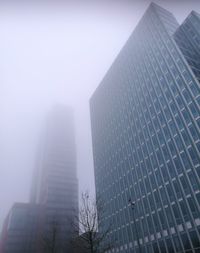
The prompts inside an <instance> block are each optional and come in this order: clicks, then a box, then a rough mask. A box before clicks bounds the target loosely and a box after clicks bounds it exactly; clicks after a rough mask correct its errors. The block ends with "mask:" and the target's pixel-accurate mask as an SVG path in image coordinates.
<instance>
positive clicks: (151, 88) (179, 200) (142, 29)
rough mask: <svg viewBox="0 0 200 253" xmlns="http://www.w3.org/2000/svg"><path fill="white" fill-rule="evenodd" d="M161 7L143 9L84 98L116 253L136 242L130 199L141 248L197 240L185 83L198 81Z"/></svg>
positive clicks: (198, 162)
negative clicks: (106, 69)
mask: <svg viewBox="0 0 200 253" xmlns="http://www.w3.org/2000/svg"><path fill="white" fill-rule="evenodd" d="M162 10H163V9H159V11H158V7H157V6H155V5H151V7H150V8H149V9H148V10H147V13H146V15H145V16H144V17H143V19H142V20H141V21H140V23H139V25H138V26H137V27H136V29H135V31H134V33H133V34H132V35H131V37H130V39H129V40H128V42H127V44H126V45H125V47H124V48H123V49H122V51H121V52H120V54H119V56H118V58H117V59H116V61H115V63H114V64H113V65H112V66H111V68H110V70H109V72H108V74H107V75H106V77H105V78H104V80H103V82H102V84H101V85H100V87H99V88H98V89H97V91H96V92H95V94H94V96H93V98H92V99H91V118H92V136H93V153H94V166H95V182H96V191H97V195H101V196H102V197H103V199H104V200H105V207H106V213H105V223H111V224H112V231H111V233H110V240H111V241H116V240H117V241H118V244H119V245H120V246H118V247H116V248H115V252H118V251H121V252H132V247H136V248H137V247H138V245H137V240H136V237H137V236H136V231H135V229H134V221H133V214H132V210H131V209H130V207H129V206H128V200H129V198H130V197H131V198H132V199H133V200H134V201H135V203H136V204H135V210H134V212H135V223H136V226H137V233H138V236H139V238H140V244H141V247H142V252H179V251H180V252H185V251H186V250H187V249H192V248H195V247H197V246H196V245H198V241H199V239H200V238H199V230H200V229H199V225H200V224H199V221H200V214H199V213H200V199H199V197H200V192H199V185H200V172H199V170H200V157H199V151H200V150H199V143H200V138H199V123H198V122H199V118H200V110H199V104H198V96H195V94H194V93H193V91H192V89H191V85H192V84H194V85H195V86H197V87H199V86H198V85H199V83H198V82H197V79H196V77H195V76H194V74H193V72H192V71H191V69H190V67H189V65H188V63H187V61H186V60H185V58H184V56H183V55H182V53H181V51H180V50H179V48H178V46H177V44H176V43H175V41H174V40H173V38H172V36H171V34H170V28H169V25H170V22H172V18H171V14H170V22H169V23H168V24H167V26H166V25H164V24H163V19H161V15H164V16H165V18H166V17H167V14H168V12H166V11H165V10H163V13H164V14H163V13H162ZM175 25H176V22H174V26H175ZM172 30H173V28H172V29H171V31H172ZM146 38H148V40H147V39H146Z"/></svg>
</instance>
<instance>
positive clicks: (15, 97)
mask: <svg viewBox="0 0 200 253" xmlns="http://www.w3.org/2000/svg"><path fill="white" fill-rule="evenodd" d="M2 2H3V1H2ZM13 2H15V4H14V3H12V1H11V2H10V3H9V4H8V2H7V3H6V4H1V5H0V38H1V39H0V87H1V93H0V117H1V124H0V227H1V224H2V221H3V219H4V217H5V215H6V213H7V212H8V210H9V208H10V207H11V205H12V203H13V202H16V201H17V202H24V201H28V198H29V190H30V183H31V176H32V170H33V168H34V162H35V150H36V147H37V141H38V138H39V134H40V131H41V128H42V122H43V121H44V118H45V114H46V113H47V111H48V110H50V108H51V107H52V106H53V105H54V104H55V103H64V104H66V105H70V106H73V107H74V110H75V118H76V137H77V138H76V139H77V154H78V176H79V183H80V187H79V188H80V191H83V190H85V189H89V190H90V191H91V192H92V193H93V192H94V179H93V177H94V176H93V161H92V147H91V133H90V118H89V104H88V101H89V98H90V97H91V95H92V93H93V92H94V90H95V88H96V87H97V86H98V84H99V83H100V81H101V80H102V78H103V76H104V75H105V73H106V71H107V70H108V68H109V67H110V65H111V64H112V62H113V61H114V59H115V57H116V56H117V54H118V52H119V51H120V49H121V48H122V46H123V45H124V43H125V42H126V40H127V39H128V37H129V35H130V34H131V32H132V31H133V29H134V27H135V25H136V24H137V22H138V21H139V19H140V18H141V16H142V15H143V13H144V11H145V10H146V8H147V7H148V5H149V3H150V1H149V0H146V1H145V0H144V1H142V0H138V1H134V0H133V1H126V0H122V1H105V2H104V1H99V2H97V1H91V2H90V1H85V2H84V1H82V2H84V4H83V3H82V4H80V2H76V1H74V2H73V4H72V3H70V2H69V1H67V2H65V3H63V2H64V1H60V2H59V3H58V1H57V2H56V3H57V4H55V3H54V2H53V1H51V3H49V1H43V4H31V3H30V4H26V5H24V4H23V3H19V2H18V3H17V4H16V1H13ZM154 2H156V3H158V4H160V5H161V6H163V7H165V8H167V9H168V10H170V11H171V12H173V13H174V15H175V16H176V18H177V20H178V22H179V23H181V22H182V21H183V19H184V18H185V17H186V16H187V15H188V14H189V12H190V11H191V10H196V11H198V12H200V2H199V0H196V1H193V0H190V1H184V0H180V1H178V0H177V1H176V0H174V1H172V0H171V1H170V0H168V1H167V0H160V1H154Z"/></svg>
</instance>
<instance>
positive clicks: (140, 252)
mask: <svg viewBox="0 0 200 253" xmlns="http://www.w3.org/2000/svg"><path fill="white" fill-rule="evenodd" d="M129 204H130V205H131V209H132V214H133V222H134V227H135V234H136V239H137V244H138V249H139V253H142V249H141V245H140V240H139V236H138V231H137V226H136V222H135V212H134V211H135V210H134V208H135V202H134V201H132V200H131V199H129Z"/></svg>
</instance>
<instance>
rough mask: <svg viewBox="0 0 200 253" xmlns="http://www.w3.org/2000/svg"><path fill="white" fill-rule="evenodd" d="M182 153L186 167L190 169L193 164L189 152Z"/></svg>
mask: <svg viewBox="0 0 200 253" xmlns="http://www.w3.org/2000/svg"><path fill="white" fill-rule="evenodd" d="M180 155H181V159H182V161H183V164H184V166H185V168H186V169H190V168H191V165H190V160H189V157H188V156H187V154H186V153H185V152H182V153H181V154H180Z"/></svg>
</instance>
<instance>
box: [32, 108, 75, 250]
mask: <svg viewBox="0 0 200 253" xmlns="http://www.w3.org/2000/svg"><path fill="white" fill-rule="evenodd" d="M38 153H39V154H38V160H37V165H36V170H35V173H34V177H33V185H32V191H31V202H33V203H37V204H42V205H44V206H45V209H46V222H45V225H44V230H45V232H44V234H45V233H46V235H47V234H48V232H49V233H51V230H52V229H53V228H52V224H53V223H54V224H55V223H56V226H57V228H56V229H57V235H56V237H57V240H58V242H57V243H56V244H57V246H58V247H59V252H63V251H64V250H65V246H64V244H66V242H67V240H68V239H70V236H71V235H72V232H73V231H72V228H71V222H72V219H73V217H74V216H77V215H78V180H77V170H76V145H75V132H74V119H73V113H72V110H71V109H69V108H68V107H65V106H61V105H58V106H56V107H54V108H53V110H52V111H51V112H50V113H49V115H48V117H47V123H46V128H45V131H44V135H43V139H42V143H41V145H40V149H39V152H38Z"/></svg>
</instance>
